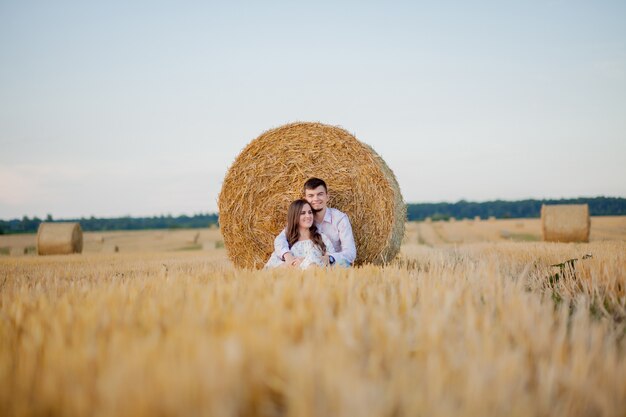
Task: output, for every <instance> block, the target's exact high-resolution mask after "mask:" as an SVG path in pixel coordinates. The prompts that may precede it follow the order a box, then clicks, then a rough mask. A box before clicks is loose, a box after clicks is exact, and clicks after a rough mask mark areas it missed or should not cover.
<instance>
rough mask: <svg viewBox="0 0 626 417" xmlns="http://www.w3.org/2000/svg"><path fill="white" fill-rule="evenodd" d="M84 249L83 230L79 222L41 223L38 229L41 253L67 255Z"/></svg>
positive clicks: (38, 251) (39, 251)
mask: <svg viewBox="0 0 626 417" xmlns="http://www.w3.org/2000/svg"><path fill="white" fill-rule="evenodd" d="M82 251H83V231H82V230H81V228H80V224H78V223H41V224H40V225H39V229H38V230H37V253H38V254H39V255H66V254H71V253H81V252H82Z"/></svg>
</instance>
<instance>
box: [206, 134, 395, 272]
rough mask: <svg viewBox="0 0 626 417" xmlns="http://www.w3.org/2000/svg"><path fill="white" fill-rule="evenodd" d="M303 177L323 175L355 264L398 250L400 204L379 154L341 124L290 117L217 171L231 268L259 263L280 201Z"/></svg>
mask: <svg viewBox="0 0 626 417" xmlns="http://www.w3.org/2000/svg"><path fill="white" fill-rule="evenodd" d="M310 177H318V178H321V179H323V180H324V181H326V183H327V185H328V192H329V194H330V201H329V206H330V207H335V208H337V209H339V210H341V211H343V212H344V213H346V214H347V215H348V216H349V218H350V222H351V224H352V230H353V232H354V237H355V243H356V248H357V258H356V261H355V264H356V265H359V264H363V263H377V264H382V263H387V262H389V261H391V260H392V259H393V258H394V257H395V256H396V254H397V253H398V252H399V250H400V244H401V242H402V237H403V235H404V223H405V220H406V206H405V204H404V201H403V200H402V195H401V193H400V187H399V185H398V182H397V181H396V178H395V176H394V174H393V172H392V171H391V169H389V167H388V166H387V164H385V162H384V161H383V160H382V158H381V157H380V156H379V155H378V154H377V153H376V152H374V150H373V149H372V148H370V147H369V146H367V145H365V144H363V143H361V142H359V141H358V140H357V139H356V138H355V137H354V136H353V135H351V134H350V133H348V132H347V131H345V130H344V129H342V128H339V127H335V126H328V125H324V124H320V123H292V124H288V125H284V126H281V127H278V128H276V129H272V130H269V131H267V132H265V133H263V134H261V135H260V136H259V137H258V138H256V139H254V140H253V141H252V142H250V143H249V144H248V146H246V148H245V149H243V151H241V153H240V154H239V156H237V159H236V160H235V162H234V163H233V165H232V166H231V167H230V169H229V170H228V172H227V173H226V177H225V178H224V182H223V185H222V190H221V192H220V195H219V200H218V205H219V216H220V220H219V221H220V229H221V232H222V236H223V237H224V244H225V246H226V249H227V251H228V256H229V257H230V259H231V260H232V262H233V263H234V264H235V266H237V267H241V268H261V267H262V266H263V265H264V264H265V262H266V261H267V259H268V258H269V256H270V254H271V253H272V251H273V241H274V238H275V237H276V235H278V233H280V231H281V230H282V229H283V228H284V227H285V223H286V218H287V207H288V206H289V203H291V201H293V200H295V199H296V198H300V197H302V192H303V190H302V186H303V185H304V182H305V181H306V180H307V179H308V178H310Z"/></svg>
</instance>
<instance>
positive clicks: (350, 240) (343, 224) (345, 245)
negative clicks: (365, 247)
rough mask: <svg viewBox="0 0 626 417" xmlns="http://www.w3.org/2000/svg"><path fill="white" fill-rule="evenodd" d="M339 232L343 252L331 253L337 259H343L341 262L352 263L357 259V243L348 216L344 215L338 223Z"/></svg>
mask: <svg viewBox="0 0 626 417" xmlns="http://www.w3.org/2000/svg"><path fill="white" fill-rule="evenodd" d="M337 231H338V232H339V242H341V252H335V253H331V255H332V257H333V258H335V261H343V262H340V263H341V264H347V265H352V264H353V263H354V260H355V259H356V245H355V244H354V235H353V234H352V225H351V224H350V219H348V216H346V215H344V216H343V217H342V218H341V219H339V222H338V223H337Z"/></svg>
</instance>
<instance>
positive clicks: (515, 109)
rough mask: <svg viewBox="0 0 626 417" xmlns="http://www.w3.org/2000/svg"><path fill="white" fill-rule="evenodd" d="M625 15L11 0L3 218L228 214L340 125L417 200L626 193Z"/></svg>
mask: <svg viewBox="0 0 626 417" xmlns="http://www.w3.org/2000/svg"><path fill="white" fill-rule="evenodd" d="M624 22H626V2H623V1H595V2H590V1H587V2H580V1H524V2H513V1H490V2H468V1H459V2H451V1H433V2H419V1H411V2H393V1H387V2H382V1H380V2H371V1H354V2H325V1H319V2H300V1H291V2H282V3H281V2H271V1H264V2H236V1H229V2H221V3H219V2H211V1H204V2H194V1H180V2H166V1H132V2H127V1H107V2H95V1H76V2H68V1H55V2H45V1H39V2H35V1H28V0H25V1H5V0H0V219H10V218H21V217H22V216H24V215H27V216H29V217H32V216H39V217H45V216H46V215H47V214H51V215H52V216H53V217H54V218H76V217H82V216H85V217H88V216H96V217H116V216H125V215H131V216H152V215H160V214H172V215H180V214H188V215H192V214H196V213H206V212H215V211H217V197H218V194H219V192H220V189H221V184H222V181H223V178H224V176H225V174H226V171H227V170H228V168H229V167H230V165H231V164H232V163H233V161H234V160H235V158H236V157H237V155H238V154H239V152H240V151H241V150H242V149H243V148H244V147H245V146H246V145H247V144H248V143H249V142H250V141H251V140H253V139H254V138H256V137H258V136H259V135H260V134H261V133H263V132H264V131H266V130H268V129H271V128H274V127H277V126H280V125H283V124H285V123H290V122H295V121H315V122H322V123H326V124H330V125H336V126H341V127H343V128H345V129H346V130H348V131H349V132H351V133H352V134H354V135H355V136H356V137H357V138H358V139H359V140H361V141H362V142H365V143H367V144H368V145H370V146H372V147H373V148H374V149H375V150H376V152H378V154H380V155H381V156H382V157H383V159H384V160H385V161H386V162H387V164H388V165H389V166H390V168H391V169H392V170H393V171H394V173H395V175H396V177H397V179H398V182H399V184H400V188H401V191H402V194H403V197H404V199H405V201H407V202H415V203H417V202H439V201H448V202H454V201H458V200H460V199H465V200H470V201H486V200H493V199H505V200H516V199H525V198H569V197H579V196H586V197H591V196H600V195H605V196H613V197H626V24H624Z"/></svg>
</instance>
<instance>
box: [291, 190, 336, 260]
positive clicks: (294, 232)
mask: <svg viewBox="0 0 626 417" xmlns="http://www.w3.org/2000/svg"><path fill="white" fill-rule="evenodd" d="M305 205H306V206H309V208H311V205H310V204H309V202H308V201H306V200H303V199H299V200H295V201H293V202H292V203H291V204H290V205H289V210H287V229H286V230H285V234H286V235H287V243H289V247H290V248H291V247H292V246H293V245H294V244H295V243H296V242H297V241H298V238H300V231H299V229H298V223H300V213H301V212H302V209H303V208H304V206H305ZM311 210H312V208H311ZM309 231H310V232H311V240H312V241H313V244H314V245H316V246H317V247H318V248H320V250H321V251H322V253H326V245H325V244H324V241H323V240H322V235H320V232H318V231H317V226H316V225H315V218H314V220H313V224H312V225H311V227H309Z"/></svg>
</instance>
